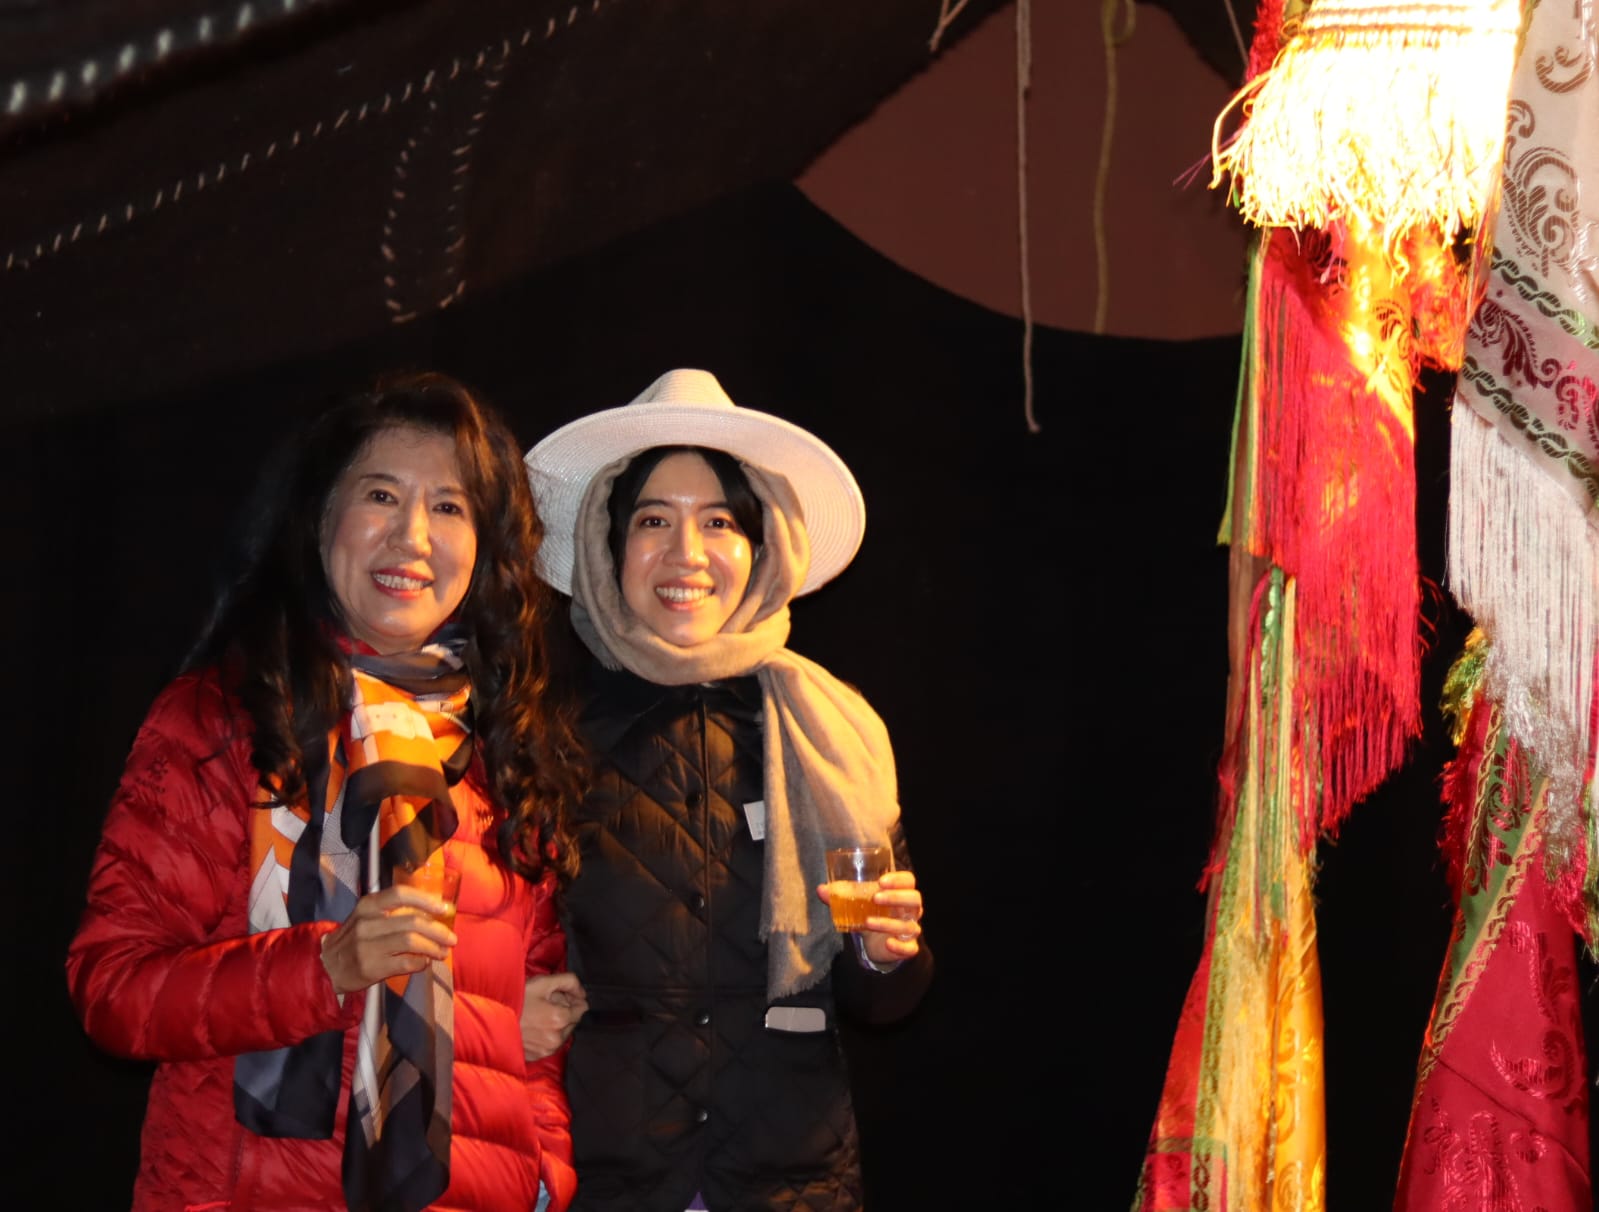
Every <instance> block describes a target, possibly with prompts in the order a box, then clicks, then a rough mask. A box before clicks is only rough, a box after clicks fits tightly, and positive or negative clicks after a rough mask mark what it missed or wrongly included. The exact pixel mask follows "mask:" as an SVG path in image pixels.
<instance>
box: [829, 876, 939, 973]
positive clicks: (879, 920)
mask: <svg viewBox="0 0 1599 1212" xmlns="http://www.w3.org/2000/svg"><path fill="white" fill-rule="evenodd" d="M816 892H817V895H819V896H820V897H821V898H822V900H823V901H824V902H825V903H827V904H829V905H831V904H832V894H831V892H830V891H829V889H828V886H827V885H826V884H822V885H819V886H818V887H817V889H816ZM872 904H873V906H874V907H875V908H877V909H878V910H880V912H877V913H873V914H872V915H871V916H869V917H868V918H867V919H866V923H865V925H863V926H862V927H861V929H860V932H859V933H860V939H861V945H862V946H864V947H865V948H866V958H867V959H869V960H871V961H872V963H874V964H878V965H884V966H886V965H888V964H897V963H899V962H900V961H901V960H908V959H910V958H911V957H912V956H914V955H915V954H916V953H917V952H918V951H920V950H921V944H920V943H919V942H918V941H917V940H918V939H919V938H921V934H922V926H921V919H922V894H921V892H920V891H918V890H917V887H916V874H915V872H912V871H885V872H883V874H882V875H880V876H879V877H878V884H877V892H876V893H875V894H874V895H873V896H872Z"/></svg>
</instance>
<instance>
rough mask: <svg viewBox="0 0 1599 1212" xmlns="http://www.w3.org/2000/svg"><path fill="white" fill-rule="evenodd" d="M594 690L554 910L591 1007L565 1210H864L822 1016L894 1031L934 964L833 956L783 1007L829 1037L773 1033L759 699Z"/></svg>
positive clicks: (845, 1107)
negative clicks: (585, 771)
mask: <svg viewBox="0 0 1599 1212" xmlns="http://www.w3.org/2000/svg"><path fill="white" fill-rule="evenodd" d="M591 690H592V694H591V697H590V699H589V705H588V708H587V710H586V712H585V715H584V719H583V731H584V735H585V738H586V740H587V741H588V743H589V745H590V746H591V748H592V750H593V754H594V758H595V762H596V766H597V770H596V779H595V783H594V788H593V791H592V792H591V793H590V795H589V797H588V799H587V800H586V801H585V802H584V804H583V806H582V808H581V809H580V811H579V814H578V817H577V820H576V822H575V832H576V837H577V842H578V846H579V848H580V851H581V855H582V869H581V871H580V872H579V874H578V877H577V879H576V880H574V881H573V883H572V885H571V887H570V888H568V889H567V891H566V895H565V898H564V909H563V917H564V920H565V925H566V934H567V946H568V961H569V963H570V964H571V967H572V969H573V970H574V971H575V972H576V973H577V974H578V975H579V977H581V979H582V981H583V985H584V987H585V988H586V989H587V991H588V997H589V1012H588V1014H587V1015H585V1016H584V1018H583V1020H582V1023H581V1024H580V1025H579V1027H578V1029H577V1032H576V1034H575V1035H574V1036H573V1039H572V1050H571V1053H570V1055H569V1057H568V1059H567V1069H566V1073H567V1091H568V1095H569V1096H570V1099H571V1104H572V1136H573V1146H574V1150H575V1154H576V1162H577V1171H578V1194H577V1200H576V1202H575V1203H574V1204H573V1205H572V1207H573V1209H574V1212H598V1210H602V1209H603V1210H607V1212H609V1210H621V1209H626V1210H629V1212H656V1210H659V1212H681V1210H682V1209H684V1208H686V1207H687V1206H688V1203H689V1201H690V1200H691V1199H692V1198H693V1196H694V1194H695V1192H696V1191H698V1192H702V1193H703V1194H704V1196H705V1200H706V1203H707V1205H708V1206H709V1207H710V1208H711V1209H712V1210H713V1212H724V1210H727V1212H731V1210H733V1209H751V1210H753V1209H763V1210H764V1209H771V1208H778V1209H796V1210H805V1212H822V1210H826V1212H852V1210H853V1209H858V1208H859V1207H860V1206H861V1177H860V1150H859V1143H858V1140H857V1136H856V1131H855V1117H854V1112H853V1110H852V1108H851V1103H850V1093H849V1078H848V1074H847V1073H846V1071H845V1067H844V1057H843V1053H842V1051H841V1049H840V1046H839V1038H838V1031H837V1025H836V1019H835V1017H834V1016H835V1012H836V1011H837V1010H838V1009H843V1010H844V1012H846V1013H848V1014H850V1015H851V1016H852V1017H856V1018H860V1019H863V1020H865V1021H874V1022H875V1021H885V1020H888V1019H892V1018H895V1017H898V1016H900V1015H902V1014H905V1013H907V1012H908V1011H909V1010H910V1009H911V1008H912V1007H913V1006H914V1005H915V1004H916V1002H917V1001H918V1000H919V999H920V997H921V995H922V992H923V991H924V990H925V989H926V987H927V983H928V981H929V979H930V978H931V975H932V956H931V953H930V952H928V951H927V950H926V949H925V948H924V949H923V951H922V954H921V955H920V956H919V957H918V958H917V959H915V960H912V961H909V962H907V963H904V964H901V965H900V966H899V968H898V969H896V970H895V971H894V972H892V973H889V974H880V973H876V972H872V971H869V970H867V969H865V968H864V967H862V966H861V964H860V963H859V962H858V961H857V959H856V958H855V952H854V950H853V948H849V947H846V949H845V951H844V953H843V955H841V956H840V957H839V959H838V960H837V961H836V962H835V963H834V965H833V969H832V973H831V976H830V977H829V978H828V979H826V980H824V981H823V982H822V983H821V984H819V985H817V986H815V987H813V988H811V989H808V990H805V991H804V992H803V993H801V994H798V995H796V996H794V997H790V998H785V999H783V1001H782V1002H781V1003H779V1004H780V1005H783V1006H804V1007H813V1008H814V1010H815V1011H818V1012H820V1013H819V1014H818V1013H812V1015H811V1017H812V1019H813V1021H815V1020H824V1021H825V1024H826V1025H825V1028H824V1029H822V1030H819V1031H813V1032H794V1031H780V1030H773V1029H770V1028H768V1027H767V1026H766V1019H767V1011H768V1002H767V999H766V993H765V986H766V948H765V945H764V944H763V943H761V941H760V940H759V938H758V937H757V930H758V925H759V921H760V906H761V882H762V879H761V870H762V859H761V843H759V842H757V841H756V840H755V839H754V838H753V837H752V835H751V832H750V827H749V824H748V819H747V815H746V809H745V805H746V804H750V803H754V802H756V801H759V800H760V799H761V795H762V792H761V788H762V774H761V723H760V714H761V694H760V687H759V685H758V684H757V682H756V680H755V679H754V678H753V677H748V678H736V679H731V680H729V681H726V682H718V683H712V684H707V685H698V686H682V687H670V686H657V685H654V684H653V683H650V682H646V681H644V680H642V679H640V678H638V677H635V676H634V675H632V674H629V673H625V672H618V673H612V672H607V671H605V670H602V669H598V668H596V669H595V671H594V673H593V675H592V684H591ZM896 840H897V841H898V839H896ZM898 849H899V851H900V854H899V860H898V861H899V862H900V863H901V864H902V865H905V866H908V865H909V863H908V856H906V855H905V853H904V849H903V845H902V844H901V845H899V847H898ZM824 1016H825V1018H824Z"/></svg>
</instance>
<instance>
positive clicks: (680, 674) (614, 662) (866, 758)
mask: <svg viewBox="0 0 1599 1212" xmlns="http://www.w3.org/2000/svg"><path fill="white" fill-rule="evenodd" d="M628 462H629V460H628V459H623V460H620V461H618V462H616V463H612V464H610V465H609V466H607V467H605V468H604V469H603V470H601V471H600V473H599V474H598V475H597V476H595V477H594V481H593V483H591V484H590V485H589V488H588V492H587V493H586V494H585V495H584V498H583V505H582V508H581V509H580V511H579V513H578V520H577V536H576V539H577V541H576V544H575V552H574V560H573V572H572V593H573V604H572V621H573V624H574V626H575V627H576V628H577V632H578V635H580V636H581V637H582V639H583V642H584V643H585V644H587V645H588V647H589V649H590V650H591V651H592V652H593V653H594V655H595V656H596V657H597V658H598V659H599V660H600V661H601V663H603V664H604V665H606V666H607V667H609V668H612V669H616V668H624V669H627V670H629V671H630V672H632V673H635V674H637V675H638V676H639V677H641V678H644V679H646V680H648V681H651V682H655V683H657V684H658V685H663V686H685V685H690V684H693V683H696V682H714V681H718V680H720V679H722V678H730V677H739V676H742V675H745V674H749V673H753V674H755V676H756V677H757V678H758V679H759V681H760V685H761V693H762V697H763V700H764V705H765V711H764V728H763V730H762V731H763V737H764V746H765V760H766V843H765V862H766V870H765V874H766V888H765V899H764V902H763V904H762V908H761V938H762V939H763V940H764V941H765V943H766V947H767V974H766V986H767V996H768V997H771V998H778V997H784V996H786V995H788V994H791V993H796V992H798V991H799V990H801V989H805V988H808V987H809V986H811V985H814V984H816V982H818V981H819V980H821V979H822V977H823V976H825V975H826V974H827V968H828V965H829V964H830V963H831V962H832V959H833V957H834V956H835V955H836V954H838V951H839V949H840V940H839V936H838V934H837V932H836V931H835V930H834V929H833V924H832V920H831V918H830V916H829V914H828V909H827V906H826V905H824V904H822V902H821V900H820V898H818V897H817V895H816V892H815V886H816V885H817V884H819V883H822V882H824V881H825V880H826V874H825V863H824V860H823V853H824V852H825V851H826V850H827V849H828V848H830V847H834V846H847V845H853V844H856V843H883V842H885V841H886V840H887V838H888V835H889V830H890V828H891V827H892V825H893V824H894V822H895V821H896V820H898V819H899V798H898V792H897V789H896V783H895V778H894V751H893V749H892V747H891V746H890V744H889V740H888V730H887V729H886V728H885V727H884V726H883V721H882V720H881V719H879V718H878V715H877V713H876V712H875V711H873V710H872V708H871V706H870V705H869V704H868V703H867V702H866V700H865V699H864V698H862V697H861V695H860V694H859V693H858V692H857V691H856V690H855V689H853V688H852V687H850V686H846V685H845V684H844V683H843V682H841V681H839V680H838V679H837V678H835V677H834V676H833V675H832V674H830V673H828V672H827V670H825V669H823V668H822V667H821V666H820V665H818V664H816V663H815V662H814V661H808V660H806V659H805V658H804V657H802V656H799V655H798V654H796V653H793V652H790V651H789V650H788V649H787V648H785V647H784V644H785V643H786V642H787V640H788V631H789V617H788V603H789V599H790V598H792V597H793V596H794V590H795V589H796V588H797V587H798V586H799V585H800V583H801V582H802V581H803V580H804V578H805V572H806V569H807V568H808V567H809V565H810V540H809V538H808V537H807V535H806V532H805V523H804V519H803V517H802V516H801V512H800V508H799V502H798V500H797V499H796V498H795V496H794V490H793V489H792V488H790V487H789V484H788V481H787V480H785V479H784V478H783V477H782V476H780V475H777V474H776V473H773V472H766V471H762V470H760V469H759V468H755V467H749V466H745V467H744V472H745V474H746V475H747V476H748V477H749V481H750V487H751V488H752V489H754V491H755V495H756V496H757V497H759V498H760V500H761V503H762V505H763V506H764V509H763V511H762V512H763V513H764V515H765V535H764V539H763V543H762V548H761V553H760V556H759V557H758V559H757V560H756V565H755V569H754V572H753V573H752V575H751V577H750V585H749V589H748V590H747V591H746V593H745V595H744V600H743V601H742V602H741V603H739V606H738V609H737V610H735V611H734V612H733V615H732V617H730V618H729V619H728V621H727V623H726V624H725V625H724V627H723V628H722V631H721V632H720V633H719V634H718V635H716V636H713V637H712V638H711V639H709V640H707V641H706V642H705V643H703V644H696V645H694V646H693V647H691V648H683V647H679V646H678V645H676V644H671V643H668V642H667V641H665V640H663V639H661V638H660V637H659V636H658V635H656V634H655V633H654V632H653V631H651V630H650V629H649V628H648V627H647V626H645V625H644V624H642V623H641V622H640V621H639V620H638V618H637V617H636V616H635V615H634V614H633V612H632V611H631V610H630V609H629V608H628V607H627V605H626V603H624V602H623V600H622V594H621V590H620V589H619V587H618V585H617V580H616V573H615V570H614V568H613V566H612V562H611V553H610V549H609V546H608V544H607V533H608V530H609V527H610V515H609V513H608V511H607V502H608V501H609V499H610V495H611V484H612V483H613V482H614V481H615V479H616V477H617V476H618V475H619V474H620V473H621V472H622V470H623V469H624V468H626V466H627V464H628Z"/></svg>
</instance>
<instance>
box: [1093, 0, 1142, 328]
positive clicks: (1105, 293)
mask: <svg viewBox="0 0 1599 1212" xmlns="http://www.w3.org/2000/svg"><path fill="white" fill-rule="evenodd" d="M1117 8H1120V9H1121V10H1122V28H1121V32H1120V33H1118V32H1117V31H1116V28H1115V22H1116V10H1117ZM1136 24H1137V16H1136V14H1135V11H1134V9H1133V0H1101V3H1100V6H1099V32H1100V37H1101V39H1102V40H1103V42H1104V44H1105V123H1104V126H1103V127H1102V128H1101V130H1100V135H1099V166H1098V168H1096V169H1095V172H1094V275H1095V288H1094V333H1095V335H1096V336H1102V335H1103V334H1104V332H1105V317H1106V316H1107V314H1108V313H1109V312H1110V239H1109V235H1108V233H1107V232H1106V231H1105V195H1106V193H1107V192H1108V191H1109V188H1110V149H1111V144H1112V143H1113V142H1114V141H1115V136H1116V48H1117V47H1118V46H1121V45H1122V44H1123V43H1124V42H1127V41H1128V40H1129V39H1131V38H1132V36H1133V27H1134V25H1136Z"/></svg>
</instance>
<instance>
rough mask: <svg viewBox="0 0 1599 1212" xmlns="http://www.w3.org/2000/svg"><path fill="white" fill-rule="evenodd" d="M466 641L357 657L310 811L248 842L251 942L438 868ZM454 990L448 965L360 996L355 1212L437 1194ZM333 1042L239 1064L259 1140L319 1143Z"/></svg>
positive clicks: (461, 714)
mask: <svg viewBox="0 0 1599 1212" xmlns="http://www.w3.org/2000/svg"><path fill="white" fill-rule="evenodd" d="M463 647H464V641H462V640H461V639H460V638H459V637H458V636H454V635H451V634H449V633H444V634H441V636H440V637H439V640H438V641H437V642H435V643H433V644H430V645H428V646H427V647H425V648H423V649H421V650H420V651H418V652H413V653H403V654H400V655H395V656H380V655H377V654H375V653H363V652H353V653H352V654H351V657H350V664H351V667H352V671H353V674H354V688H353V694H352V698H351V704H350V711H349V713H348V714H347V715H345V716H344V718H343V719H342V720H340V722H339V725H338V727H336V728H335V729H333V731H332V732H331V733H330V734H329V736H328V761H327V763H326V765H325V766H324V767H323V768H322V769H321V770H318V771H312V772H309V773H310V776H311V777H310V779H309V782H310V784H311V788H310V794H309V796H308V797H307V798H308V802H309V804H317V805H320V807H321V810H320V811H315V812H313V811H311V810H310V808H309V807H308V804H294V805H285V804H280V803H276V802H270V801H269V802H267V803H265V804H263V807H262V809H261V811H258V812H256V813H255V814H254V815H253V819H252V823H251V838H250V870H251V872H252V876H251V886H250V929H251V932H252V933H259V932H261V931H265V930H274V929H281V928H283V927H286V926H290V925H295V924H298V923H301V922H309V921H343V920H344V919H345V918H346V917H348V916H349V915H350V913H351V911H352V910H353V909H354V908H355V903H356V901H357V900H359V899H360V897H361V896H362V894H363V893H365V892H368V891H372V890H374V889H377V888H382V887H386V886H387V885H388V884H389V882H390V879H391V876H392V872H393V870H394V867H395V865H396V864H402V863H403V864H416V863H424V862H425V863H433V864H438V865H442V864H443V862H444V850H443V845H444V840H445V839H446V838H448V837H449V836H450V835H451V834H452V833H454V832H455V827H456V816H455V806H454V803H453V802H452V800H451V798H450V786H451V785H452V784H454V783H457V782H459V781H460V779H461V777H462V776H463V775H464V774H465V773H466V769H467V766H468V765H469V764H470V762H471V758H472V728H471V713H470V707H469V700H470V695H471V684H470V682H469V680H468V678H467V674H466V671H465V669H464V666H463V663H462V660H461V655H460V653H461V650H462V648H463ZM454 1029H455V1019H454V977H453V974H452V972H451V970H450V965H449V962H448V961H438V962H434V963H432V964H430V965H429V966H428V967H427V968H425V969H423V970H422V971H421V972H417V973H413V974H412V975H410V976H408V977H399V978H395V979H393V980H390V981H388V982H385V983H384V984H381V985H375V986H373V987H372V988H371V989H369V990H368V991H367V999H366V1010H365V1015H364V1017H363V1019H362V1023H361V1033H360V1043H359V1048H358V1051H357V1057H356V1069H355V1077H354V1080H353V1082H352V1085H351V1090H350V1102H349V1111H348V1115H347V1117H346V1123H345V1146H344V1189H345V1198H346V1200H347V1202H348V1204H349V1207H350V1208H351V1209H352V1210H355V1209H367V1208H384V1209H396V1210H400V1212H410V1210H414V1209H420V1208H424V1207H426V1206H427V1205H428V1204H429V1203H431V1202H432V1201H434V1200H435V1199H437V1198H438V1197H439V1196H440V1195H441V1194H443V1192H444V1190H445V1188H446V1187H447V1186H448V1184H449V1173H450V1171H449V1163H450V1095H451V1087H450V1072H451V1067H452V1062H453V1058H454ZM343 1047H344V1033H343V1032H342V1031H329V1032H324V1033H323V1034H321V1035H317V1036H313V1037H312V1038H311V1039H308V1040H305V1041H303V1042H302V1043H299V1044H296V1045H294V1046H292V1047H286V1048H277V1049H273V1050H272V1051H269V1052H253V1053H247V1054H245V1055H243V1056H240V1057H238V1058H237V1059H236V1062H235V1065H234V1110H235V1113H236V1115H237V1116H238V1119H239V1122H240V1123H242V1124H243V1125H244V1126H245V1127H247V1128H249V1129H250V1130H251V1131H252V1132H256V1133H258V1134H259V1135H262V1136H279V1137H301V1138H308V1139H321V1140H326V1139H328V1138H329V1137H331V1136H332V1135H333V1129H334V1117H335V1115H336V1114H337V1107H338V1096H339V1082H340V1069H341V1062H342V1057H343Z"/></svg>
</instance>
